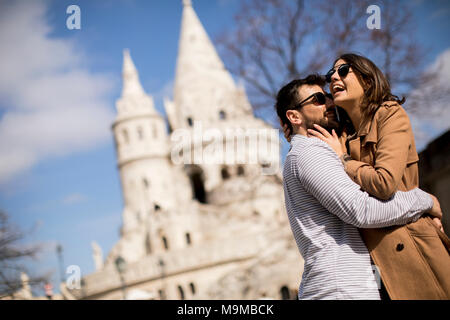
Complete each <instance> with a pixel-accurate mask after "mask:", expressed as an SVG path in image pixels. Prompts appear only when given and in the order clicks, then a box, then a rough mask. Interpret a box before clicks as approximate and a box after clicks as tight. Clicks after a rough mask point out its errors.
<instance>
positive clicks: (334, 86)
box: [308, 54, 450, 299]
mask: <svg viewBox="0 0 450 320" xmlns="http://www.w3.org/2000/svg"><path fill="white" fill-rule="evenodd" d="M326 78H327V81H328V82H329V83H330V92H331V93H332V95H333V99H334V102H335V104H336V105H338V106H340V107H342V108H343V109H344V110H345V111H346V112H347V114H348V116H349V117H350V119H351V122H352V124H353V126H354V129H355V131H356V132H355V133H354V134H353V135H350V136H349V137H348V138H347V142H346V149H347V151H348V154H347V153H346V152H344V150H345V149H344V148H343V147H342V146H341V144H340V143H339V140H338V138H337V136H336V135H335V134H334V135H331V134H329V133H328V132H327V131H326V130H325V129H323V128H321V127H319V126H317V127H316V128H317V130H318V131H315V130H309V131H308V133H309V134H310V135H311V136H316V137H318V138H320V139H321V140H323V141H325V142H327V143H328V144H329V145H330V146H331V147H332V148H333V149H334V150H335V151H336V153H337V154H338V155H339V156H340V157H341V160H342V161H343V162H344V166H345V170H346V172H347V174H348V175H349V176H350V177H351V178H352V179H353V180H354V181H355V182H356V183H358V184H359V185H360V186H361V187H362V189H364V190H365V191H367V192H368V193H370V194H372V195H373V196H376V197H378V198H380V199H389V198H390V197H391V196H392V195H393V194H394V193H395V192H396V191H397V190H400V191H407V190H411V189H413V188H415V187H418V185H419V178H418V177H419V172H418V161H419V157H418V155H417V152H416V148H415V143H414V136H413V133H412V129H411V124H410V121H409V118H408V116H407V114H406V112H405V110H404V109H403V108H402V107H401V104H402V103H403V102H404V101H405V99H404V98H403V99H401V100H400V99H399V98H398V97H397V96H395V95H393V94H392V93H391V89H390V85H389V82H388V80H387V79H386V77H385V76H384V75H383V73H382V72H381V71H380V70H379V69H378V68H377V66H376V65H375V64H374V63H373V62H372V61H370V60H369V59H367V58H365V57H362V56H359V55H356V54H344V55H342V56H340V57H339V58H338V59H337V60H336V61H335V63H334V66H333V68H332V69H331V70H330V71H329V72H328V73H327V76H326ZM434 222H435V223H433V221H432V220H431V218H430V217H428V216H427V217H423V218H420V219H419V220H418V221H416V222H414V223H410V224H408V225H406V226H401V227H390V228H383V229H361V230H360V231H361V236H362V238H363V239H364V242H365V244H366V246H367V248H368V249H369V252H370V254H371V257H372V259H373V261H374V263H375V265H377V267H378V268H379V271H380V274H381V277H382V279H383V283H384V285H385V287H386V290H387V292H388V294H389V296H390V298H391V299H450V272H449V270H450V257H449V250H450V240H449V239H448V237H447V236H446V235H445V234H444V232H443V229H442V225H441V223H440V220H439V219H436V221H434Z"/></svg>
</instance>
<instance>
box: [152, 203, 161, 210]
mask: <svg viewBox="0 0 450 320" xmlns="http://www.w3.org/2000/svg"><path fill="white" fill-rule="evenodd" d="M154 208H155V211H159V210H161V207H160V206H159V205H158V204H156V203H155V207H154Z"/></svg>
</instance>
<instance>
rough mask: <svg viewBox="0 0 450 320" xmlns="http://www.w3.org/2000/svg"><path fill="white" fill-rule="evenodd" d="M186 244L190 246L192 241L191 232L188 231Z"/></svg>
mask: <svg viewBox="0 0 450 320" xmlns="http://www.w3.org/2000/svg"><path fill="white" fill-rule="evenodd" d="M185 236H186V244H187V245H188V246H189V245H191V243H192V239H191V234H190V233H189V232H186V234H185Z"/></svg>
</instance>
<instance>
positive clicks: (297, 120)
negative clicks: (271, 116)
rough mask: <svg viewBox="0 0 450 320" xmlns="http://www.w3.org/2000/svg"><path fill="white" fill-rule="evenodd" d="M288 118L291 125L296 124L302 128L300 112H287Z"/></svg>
mask: <svg viewBox="0 0 450 320" xmlns="http://www.w3.org/2000/svg"><path fill="white" fill-rule="evenodd" d="M286 118H288V120H289V121H290V122H291V124H293V125H294V124H295V125H297V126H300V125H301V124H302V122H303V119H302V117H301V115H300V112H298V111H297V110H288V111H286Z"/></svg>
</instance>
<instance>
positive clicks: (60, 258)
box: [56, 243, 66, 282]
mask: <svg viewBox="0 0 450 320" xmlns="http://www.w3.org/2000/svg"><path fill="white" fill-rule="evenodd" d="M62 251H63V248H62V245H61V244H60V243H58V245H57V246H56V254H57V255H58V262H59V276H60V278H61V282H64V281H65V280H66V279H65V276H64V262H63V255H62Z"/></svg>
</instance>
